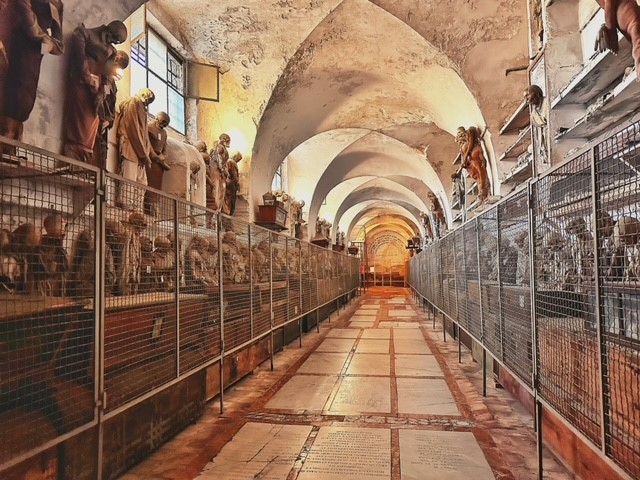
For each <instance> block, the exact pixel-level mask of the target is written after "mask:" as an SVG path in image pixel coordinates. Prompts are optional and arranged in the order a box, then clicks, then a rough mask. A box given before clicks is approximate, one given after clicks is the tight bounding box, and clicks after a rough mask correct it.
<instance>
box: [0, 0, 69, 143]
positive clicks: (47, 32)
mask: <svg viewBox="0 0 640 480" xmlns="http://www.w3.org/2000/svg"><path fill="white" fill-rule="evenodd" d="M62 8H63V5H62V2H61V1H60V0H50V1H42V0H41V1H35V0H4V1H3V0H0V44H2V47H0V48H1V51H0V135H4V136H6V137H9V138H12V139H14V140H22V132H23V128H24V122H26V121H27V119H28V118H29V115H31V112H32V111H33V107H34V105H35V102H36V94H37V90H38V81H39V79H40V64H41V63H42V58H43V56H44V54H45V53H49V54H51V55H61V54H62V53H63V51H64V44H63V43H62ZM6 151H7V152H8V153H13V149H12V148H6Z"/></svg>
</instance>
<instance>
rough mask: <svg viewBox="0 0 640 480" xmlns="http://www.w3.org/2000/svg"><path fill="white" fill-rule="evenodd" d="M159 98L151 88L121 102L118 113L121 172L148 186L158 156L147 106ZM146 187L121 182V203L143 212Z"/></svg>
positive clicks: (128, 178)
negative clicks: (148, 130) (153, 162)
mask: <svg viewBox="0 0 640 480" xmlns="http://www.w3.org/2000/svg"><path fill="white" fill-rule="evenodd" d="M154 100H155V94H154V93H153V92H152V91H151V90H149V89H148V88H143V89H141V90H140V91H139V92H138V93H137V94H136V95H134V96H133V97H131V98H128V99H126V100H124V101H123V102H121V103H120V112H119V114H118V121H117V125H118V127H117V128H118V161H119V162H120V167H119V173H120V175H122V176H123V177H124V178H125V179H127V180H130V181H133V182H138V183H140V184H142V185H145V186H146V185H147V184H148V183H147V182H148V181H147V171H146V168H147V167H148V168H150V167H151V162H152V159H155V158H156V157H157V155H156V153H155V152H154V150H153V148H152V146H151V142H150V141H149V134H148V132H147V110H146V107H147V106H148V105H149V104H151V103H152V102H153V101H154ZM143 200H144V190H143V189H140V188H132V186H131V185H125V184H121V185H120V188H119V190H118V199H117V205H118V206H119V207H121V208H126V209H129V210H136V211H139V212H141V211H142V203H143Z"/></svg>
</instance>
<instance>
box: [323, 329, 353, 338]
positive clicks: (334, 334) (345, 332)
mask: <svg viewBox="0 0 640 480" xmlns="http://www.w3.org/2000/svg"><path fill="white" fill-rule="evenodd" d="M359 334H360V331H359V330H355V329H353V328H332V329H331V330H329V333H327V338H358V335H359Z"/></svg>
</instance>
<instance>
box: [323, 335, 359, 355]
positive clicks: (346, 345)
mask: <svg viewBox="0 0 640 480" xmlns="http://www.w3.org/2000/svg"><path fill="white" fill-rule="evenodd" d="M354 343H356V340H355V339H354V338H325V339H324V340H323V342H322V343H321V344H320V345H319V346H318V348H317V349H316V352H350V351H351V349H352V348H353V345H354Z"/></svg>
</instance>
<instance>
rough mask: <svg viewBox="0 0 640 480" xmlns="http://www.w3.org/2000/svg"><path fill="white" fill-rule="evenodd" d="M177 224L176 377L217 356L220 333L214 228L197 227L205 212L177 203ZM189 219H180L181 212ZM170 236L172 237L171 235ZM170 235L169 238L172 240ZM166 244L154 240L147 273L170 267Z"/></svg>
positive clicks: (205, 216) (184, 217) (217, 258)
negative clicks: (177, 352)
mask: <svg viewBox="0 0 640 480" xmlns="http://www.w3.org/2000/svg"><path fill="white" fill-rule="evenodd" d="M176 205H177V214H178V223H177V224H176V225H175V227H174V230H175V232H174V235H177V236H178V238H180V239H181V243H182V247H181V249H180V251H179V255H178V257H177V258H178V264H179V270H178V274H179V275H180V281H179V282H178V284H177V291H176V293H177V295H176V300H177V302H178V312H179V316H178V332H179V337H180V374H184V373H185V372H188V371H189V370H191V369H193V368H195V367H198V366H200V365H202V364H203V363H206V362H207V361H208V360H211V359H212V358H215V357H217V356H219V355H220V353H221V346H222V345H221V338H220V335H221V332H220V256H219V254H220V251H219V245H218V232H217V229H215V228H211V227H212V226H214V225H208V226H205V225H202V224H198V221H199V220H202V222H203V223H204V220H205V219H206V218H207V214H206V210H205V209H204V208H200V207H196V206H187V205H185V204H183V203H182V202H177V203H176ZM187 211H188V212H190V216H186V215H185V216H181V213H183V212H187ZM172 236H173V235H172ZM172 236H170V237H172ZM163 244H164V245H168V243H167V242H166V240H164V238H163V237H159V238H157V239H156V255H155V257H154V258H152V262H151V266H150V267H148V268H147V271H148V272H153V271H154V270H156V269H158V270H160V269H164V270H171V269H172V268H175V267H174V263H175V262H174V259H175V256H174V255H170V256H168V255H167V254H166V252H165V254H163V248H162V246H163Z"/></svg>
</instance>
